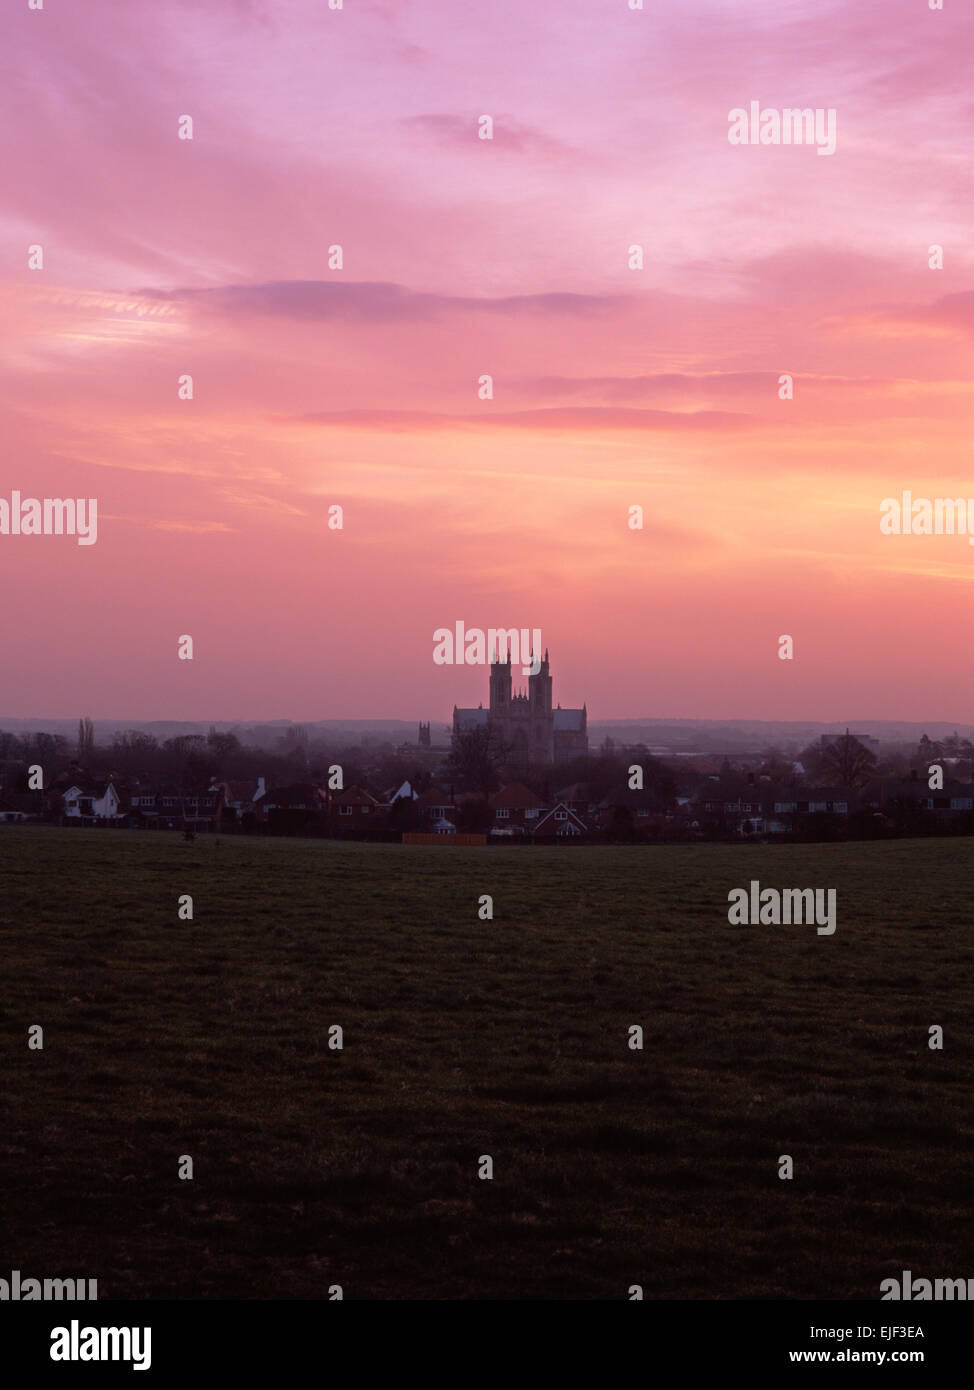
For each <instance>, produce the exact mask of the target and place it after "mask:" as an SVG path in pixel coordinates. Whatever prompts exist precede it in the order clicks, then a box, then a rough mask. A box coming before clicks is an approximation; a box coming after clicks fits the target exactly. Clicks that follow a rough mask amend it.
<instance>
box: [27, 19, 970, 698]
mask: <svg viewBox="0 0 974 1390" xmlns="http://www.w3.org/2000/svg"><path fill="white" fill-rule="evenodd" d="M972 56H974V9H972V7H971V6H970V5H969V4H964V3H961V0H945V8H944V10H943V11H942V12H940V11H931V10H929V8H928V5H927V0H882V3H881V4H880V3H877V2H874V3H870V4H858V5H857V4H852V5H850V4H848V3H830V0H793V2H792V3H781V4H775V5H768V4H767V3H765V2H764V0H761V2H760V3H756V2H755V0H733V3H731V0H680V3H679V4H666V3H661V0H647V3H646V9H645V10H644V11H635V12H633V11H631V10H630V9H629V8H628V4H627V0H491V3H482V4H476V3H469V4H468V3H461V0H371V2H370V0H344V7H343V8H342V9H341V10H337V11H335V10H330V9H329V8H328V6H327V3H326V0H289V3H285V0H266V3H265V0H208V2H207V3H201V0H185V3H178V2H177V0H85V2H84V4H78V3H76V2H74V3H68V0H45V3H44V8H43V10H42V11H31V10H29V9H28V7H27V0H10V3H8V4H6V5H4V6H3V9H2V12H0V75H2V90H3V93H4V96H3V99H2V109H3V137H2V138H3V147H4V161H3V178H2V180H0V295H2V309H0V321H2V325H3V327H2V330H0V333H2V337H0V395H2V407H3V415H4V420H5V425H6V429H5V439H4V448H3V455H2V460H3V462H2V468H0V496H3V497H6V498H8V499H9V497H10V494H11V491H12V490H13V489H18V490H20V492H22V493H23V494H24V495H31V496H36V497H38V498H43V497H61V496H66V495H70V496H75V497H95V498H97V499H98V510H99V527H98V541H97V544H95V545H93V546H88V547H84V546H79V545H77V544H76V542H75V540H74V539H73V538H70V537H66V536H61V537H56V536H51V537H47V536H30V537H25V536H0V586H2V589H0V592H2V604H0V635H2V647H0V652H2V655H0V716H2V715H11V716H21V717H27V716H37V717H46V718H54V717H59V716H67V715H75V716H77V715H80V714H87V715H91V716H92V717H93V718H94V719H96V720H97V719H99V718H122V717H129V718H132V719H133V720H135V719H214V720H226V719H241V720H257V719H269V718H293V719H299V720H315V719H328V718H379V717H390V718H410V719H411V718H416V719H418V718H423V719H428V718H431V719H432V720H433V721H434V722H442V721H444V720H447V719H449V717H450V714H451V711H452V707H453V705H454V703H457V704H461V705H467V704H477V703H478V702H479V701H480V700H481V699H483V700H485V701H486V698H487V675H486V671H485V670H484V668H482V667H481V668H474V667H467V668H463V667H456V668H451V667H442V666H436V665H434V663H433V660H432V653H433V632H434V629H436V628H439V627H452V626H453V625H454V624H455V622H456V621H457V620H458V619H462V620H463V622H464V623H465V624H466V626H467V627H468V628H469V627H482V628H487V627H489V626H493V627H499V626H511V627H514V626H516V627H530V628H535V627H538V628H540V629H541V631H542V634H543V640H544V643H545V645H546V646H547V647H548V648H549V650H550V653H551V666H552V674H553V677H554V694H555V699H556V701H557V700H560V701H561V703H562V704H565V705H576V704H581V703H582V701H583V700H584V701H586V702H587V705H588V710H589V715H590V718H592V719H596V720H598V719H605V718H622V717H627V716H638V715H644V716H658V717H696V718H714V719H716V718H745V717H752V718H764V719H822V720H834V719H849V720H863V719H868V718H870V717H871V718H875V719H880V718H890V719H893V718H899V719H916V720H923V719H929V720H931V721H932V720H935V719H946V720H952V719H955V720H958V721H960V720H968V721H969V720H970V718H971V690H972V686H974V648H972V643H971V641H970V635H969V634H970V631H971V614H972V606H971V605H972V598H974V587H972V581H974V546H971V545H969V544H968V540H967V537H966V536H942V537H924V536H900V537H892V536H883V535H881V534H880V530H879V514H880V503H881V502H882V500H883V499H884V498H886V497H890V496H899V495H900V494H901V493H902V491H903V490H904V489H909V490H910V491H911V492H912V493H913V494H914V495H915V496H926V497H930V498H933V497H965V498H966V497H971V498H974V467H972V456H974V353H972V345H974V288H972V286H974V237H972V234H971V233H972V223H974V218H972V213H974V170H972V163H971V139H972V122H974V95H972V91H971V83H970V63H971V58H972ZM752 100H756V101H760V103H761V104H762V107H775V108H782V107H795V106H797V107H813V108H826V109H827V108H835V110H836V112H837V129H838V146H837V150H836V153H835V154H833V155H830V156H824V157H823V156H820V155H818V154H817V152H816V150H815V148H814V147H794V146H792V147H784V146H780V147H775V146H758V147H737V146H733V145H731V144H730V143H729V142H728V138H727V132H728V113H729V112H730V111H731V110H732V109H733V108H736V107H746V106H747V105H748V103H749V102H750V101H752ZM184 115H190V116H191V117H192V119H193V127H194V128H193V139H192V140H181V139H179V138H178V125H179V120H180V117H182V116H184ZM483 115H490V116H491V117H492V120H493V126H494V138H493V139H492V140H483V139H480V138H478V120H479V118H480V117H481V116H483ZM32 245H40V246H42V247H43V258H44V266H43V269H42V270H31V269H29V268H28V248H29V247H30V246H32ZM333 245H340V246H341V247H342V252H343V266H342V269H341V270H336V269H330V268H329V247H330V246H333ZM632 245H641V246H642V247H643V248H644V258H645V259H644V268H643V269H642V270H632V269H630V267H629V248H630V247H631V246H632ZM932 245H941V246H942V247H943V255H944V268H943V269H942V270H931V269H930V268H929V265H928V258H929V251H930V247H931V246H932ZM187 373H188V374H191V375H192V377H193V382H194V390H195V396H194V399H193V400H192V401H181V400H179V399H178V396H177V389H178V381H179V378H180V376H181V375H183V374H187ZM782 373H790V374H792V375H793V376H794V381H795V387H794V390H795V398H794V400H793V401H781V400H779V399H778V378H779V376H780V375H781V374H782ZM484 374H489V375H490V376H491V377H492V378H493V382H494V398H493V400H481V399H479V398H478V390H477V386H478V379H479V378H480V377H481V376H482V375H484ZM334 503H337V504H340V505H341V506H342V507H343V509H344V529H343V530H341V531H334V530H330V529H329V528H328V524H327V520H328V507H329V505H331V504H334ZM632 505H640V506H642V507H643V508H644V513H645V522H644V528H643V529H642V530H641V531H633V530H630V529H629V526H628V509H629V507H630V506H632ZM972 531H974V522H972ZM786 633H787V634H790V635H791V636H792V637H793V638H794V643H795V659H794V661H791V662H785V661H781V660H779V659H778V638H779V636H780V635H781V634H786ZM182 634H190V635H192V636H193V638H194V643H195V659H194V660H193V661H192V662H184V661H179V660H177V640H178V638H179V637H180V635H182Z"/></svg>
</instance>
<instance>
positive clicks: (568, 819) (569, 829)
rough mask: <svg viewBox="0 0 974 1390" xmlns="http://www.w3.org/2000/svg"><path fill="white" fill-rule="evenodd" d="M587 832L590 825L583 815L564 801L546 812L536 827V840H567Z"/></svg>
mask: <svg viewBox="0 0 974 1390" xmlns="http://www.w3.org/2000/svg"><path fill="white" fill-rule="evenodd" d="M587 834H588V827H587V826H586V824H585V822H584V821H583V820H582V818H581V816H580V815H578V813H577V812H576V811H573V810H572V809H571V807H569V806H566V805H565V803H564V802H563V801H559V803H558V805H557V806H555V807H553V808H552V809H551V810H550V811H548V812H546V814H545V815H543V816H542V817H541V818H540V820H539V821H538V823H537V825H536V826H535V828H534V838H535V839H536V840H554V839H559V840H565V839H572V838H574V837H575V836H576V835H587Z"/></svg>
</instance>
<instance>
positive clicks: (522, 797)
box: [488, 782, 546, 835]
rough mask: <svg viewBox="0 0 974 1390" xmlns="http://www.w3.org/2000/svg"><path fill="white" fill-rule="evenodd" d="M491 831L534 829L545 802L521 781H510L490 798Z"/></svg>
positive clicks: (524, 830)
mask: <svg viewBox="0 0 974 1390" xmlns="http://www.w3.org/2000/svg"><path fill="white" fill-rule="evenodd" d="M488 804H489V806H490V825H491V833H493V834H497V833H501V832H504V831H507V832H510V833H513V834H521V835H523V834H525V833H530V832H531V831H533V830H534V827H535V825H536V823H537V821H538V820H539V819H540V817H541V814H542V812H543V811H544V810H545V809H546V807H545V803H544V802H543V801H542V800H541V798H540V797H539V796H535V794H534V792H533V791H531V790H530V789H529V788H528V787H526V786H525V785H524V783H523V782H511V783H510V784H509V785H508V786H506V787H502V788H501V790H500V791H499V792H495V793H494V795H493V796H492V797H491V798H490V801H489V803H488Z"/></svg>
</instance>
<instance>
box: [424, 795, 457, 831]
mask: <svg viewBox="0 0 974 1390" xmlns="http://www.w3.org/2000/svg"><path fill="white" fill-rule="evenodd" d="M459 809H460V808H459V807H458V805H457V803H456V801H455V800H454V799H453V793H452V792H444V791H440V789H439V788H438V787H430V788H429V790H428V791H425V792H421V793H420V795H419V796H418V797H417V798H416V810H417V811H418V812H419V814H420V817H421V819H422V821H423V826H424V828H426V829H430V830H437V833H439V834H448V833H449V832H448V831H443V830H442V829H439V830H438V829H437V828H438V826H441V825H442V823H443V822H447V823H449V824H450V825H452V827H453V829H454V830H456V828H457V815H458V813H459Z"/></svg>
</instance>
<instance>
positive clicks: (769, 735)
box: [0, 715, 974, 753]
mask: <svg viewBox="0 0 974 1390" xmlns="http://www.w3.org/2000/svg"><path fill="white" fill-rule="evenodd" d="M418 725H419V720H417V719H319V720H303V721H302V720H293V719H265V720H255V721H253V722H247V721H239V720H237V721H228V720H220V719H213V720H210V719H199V720H147V719H95V720H94V726H95V740H96V743H99V744H107V743H110V742H111V740H112V737H113V735H114V734H116V733H120V732H122V731H124V730H125V729H141V730H144V731H145V732H146V733H150V734H153V735H154V736H155V737H156V738H157V739H158V740H159V742H160V743H162V742H163V741H164V740H165V739H167V738H177V737H179V736H180V735H185V734H204V735H205V734H207V733H208V732H209V730H210V729H211V728H216V729H217V731H218V732H219V733H235V734H236V735H237V736H238V738H240V740H241V741H242V742H243V743H246V744H251V745H253V746H258V747H266V748H273V746H274V744H275V743H276V741H277V739H278V738H281V737H283V736H285V735H286V734H287V733H288V731H289V730H291V729H295V728H299V727H300V728H303V729H306V730H307V732H308V736H309V737H310V738H311V739H312V740H316V739H324V740H341V741H343V742H348V743H353V742H360V741H361V742H363V743H384V742H391V743H397V744H398V743H415V742H416V738H417V730H418ZM846 728H848V729H849V730H850V731H851V732H852V733H854V734H856V733H857V734H869V735H871V736H872V737H873V738H877V739H879V740H880V742H881V743H884V744H888V745H891V746H892V745H894V744H915V743H917V742H919V739H920V737H921V735H922V734H927V735H929V737H930V738H932V739H937V738H942V737H946V736H948V735H950V734H952V733H954V732H955V731H956V732H957V733H959V734H960V735H961V736H962V737H964V738H974V724H965V723H961V722H959V721H958V722H951V721H944V720H931V721H929V722H926V723H918V722H916V721H913V720H899V719H847V720H838V721H833V722H831V723H824V722H814V721H811V720H775V719H728V720H725V719H599V720H592V721H590V722H589V726H588V729H589V748H590V749H592V750H595V749H597V748H598V747H599V745H600V744H601V743H602V742H603V741H604V740H605V739H606V738H611V739H612V740H613V741H614V742H615V743H645V744H646V745H647V746H649V747H652V748H659V749H669V750H672V751H673V752H674V753H677V752H694V753H722V752H728V753H746V752H757V751H760V750H761V749H764V748H769V747H778V748H781V749H782V750H787V749H791V748H803V747H805V745H806V744H808V743H811V741H812V740H813V739H817V738H818V737H819V736H820V735H821V734H831V733H844V732H845V730H846ZM0 729H7V730H9V731H10V732H11V733H18V734H23V733H26V732H28V731H37V732H42V733H52V734H64V735H65V736H66V737H67V738H68V740H69V741H72V740H73V739H74V738H75V737H76V735H77V732H78V720H77V718H76V717H75V718H69V719H22V718H13V717H5V716H3V715H0ZM431 735H432V741H433V743H434V745H437V744H443V743H445V742H447V741H448V740H449V737H450V726H449V725H448V724H446V723H445V722H444V723H435V722H434V723H433V725H432V729H431Z"/></svg>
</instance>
